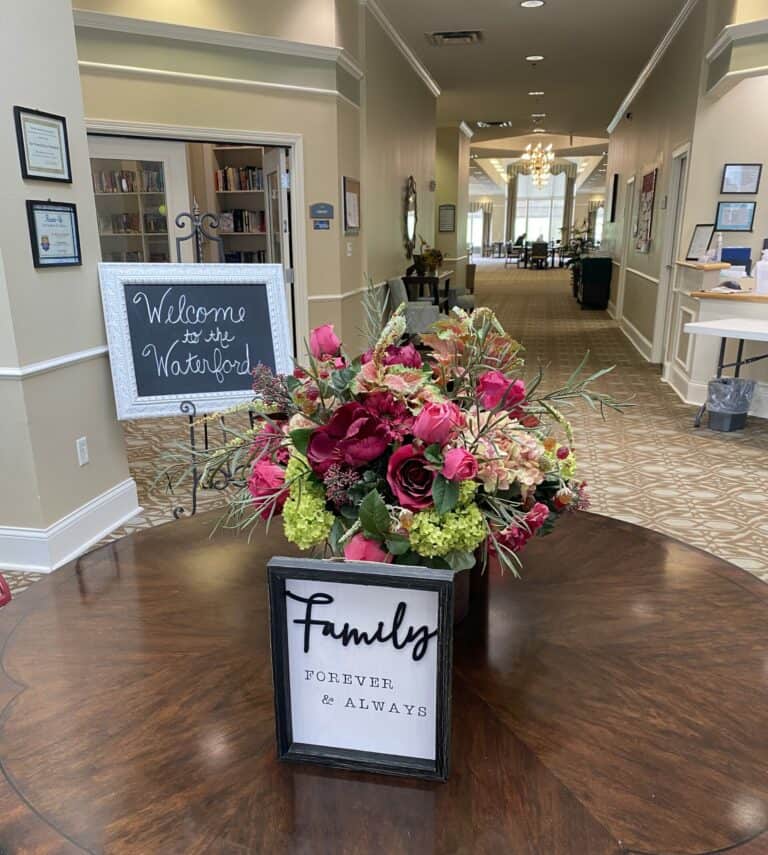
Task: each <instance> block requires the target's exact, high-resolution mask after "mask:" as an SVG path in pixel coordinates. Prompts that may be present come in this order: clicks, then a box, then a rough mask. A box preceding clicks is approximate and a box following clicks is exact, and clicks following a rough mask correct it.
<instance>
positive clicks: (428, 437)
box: [413, 401, 464, 445]
mask: <svg viewBox="0 0 768 855" xmlns="http://www.w3.org/2000/svg"><path fill="white" fill-rule="evenodd" d="M463 421H464V416H463V415H462V413H461V410H460V409H459V408H458V407H457V406H456V404H454V403H452V402H451V401H446V402H444V403H442V404H432V403H427V404H424V407H423V408H422V410H421V412H420V413H419V414H418V416H416V421H415V422H414V424H413V435H414V436H415V437H416V438H417V439H420V440H422V441H423V442H426V443H427V445H431V444H432V443H433V442H437V443H439V444H440V445H445V443H446V442H448V440H449V439H450V438H451V435H452V434H453V433H454V432H455V430H456V429H457V428H458V427H460V426H461V425H462V423H463Z"/></svg>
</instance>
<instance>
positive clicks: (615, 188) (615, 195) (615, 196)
mask: <svg viewBox="0 0 768 855" xmlns="http://www.w3.org/2000/svg"><path fill="white" fill-rule="evenodd" d="M618 201H619V173H618V172H614V173H613V182H612V186H611V211H610V218H609V220H608V222H609V223H615V222H616V205H617V203H618Z"/></svg>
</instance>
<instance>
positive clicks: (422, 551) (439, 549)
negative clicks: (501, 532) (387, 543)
mask: <svg viewBox="0 0 768 855" xmlns="http://www.w3.org/2000/svg"><path fill="white" fill-rule="evenodd" d="M465 492H466V490H465ZM408 534H409V537H410V540H411V548H412V549H413V550H414V552H417V553H418V554H419V555H423V556H424V557H425V558H436V557H438V556H440V557H442V556H444V555H447V554H448V553H449V552H453V551H454V550H456V551H459V552H473V551H474V550H475V549H477V547H478V546H479V545H480V544H481V543H482V542H483V540H484V539H485V536H486V528H485V518H484V517H483V515H482V513H481V511H480V508H478V506H477V505H475V504H474V503H473V504H469V505H466V506H462V505H458V506H457V507H456V508H455V509H454V510H452V511H449V512H448V513H447V514H439V513H438V512H437V511H435V510H431V511H422V512H421V513H418V514H415V516H414V517H413V521H412V523H411V528H410V531H409V532H408Z"/></svg>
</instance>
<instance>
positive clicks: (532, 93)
mask: <svg viewBox="0 0 768 855" xmlns="http://www.w3.org/2000/svg"><path fill="white" fill-rule="evenodd" d="M528 94H529V95H543V94H544V92H542V91H537V90H535V89H534V90H533V92H529V93H528Z"/></svg>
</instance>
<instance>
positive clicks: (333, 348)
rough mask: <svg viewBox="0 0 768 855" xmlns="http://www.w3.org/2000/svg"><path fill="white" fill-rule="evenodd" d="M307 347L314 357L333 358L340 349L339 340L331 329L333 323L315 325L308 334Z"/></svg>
mask: <svg viewBox="0 0 768 855" xmlns="http://www.w3.org/2000/svg"><path fill="white" fill-rule="evenodd" d="M309 349H310V351H311V353H312V356H314V357H315V359H322V360H326V359H333V357H334V356H338V355H339V352H340V351H341V341H340V340H339V337H338V336H337V335H336V333H335V332H334V331H333V324H323V325H322V326H320V327H315V328H314V329H313V330H312V332H311V333H310V334H309Z"/></svg>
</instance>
